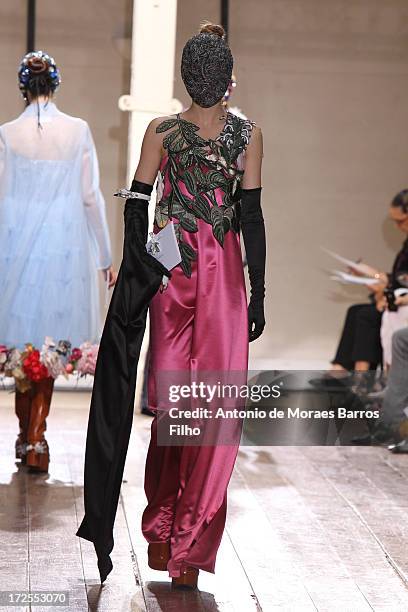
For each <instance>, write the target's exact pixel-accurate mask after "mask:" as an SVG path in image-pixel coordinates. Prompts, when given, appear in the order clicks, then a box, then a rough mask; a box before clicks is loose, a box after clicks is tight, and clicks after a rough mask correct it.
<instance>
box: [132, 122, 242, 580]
mask: <svg viewBox="0 0 408 612" xmlns="http://www.w3.org/2000/svg"><path fill="white" fill-rule="evenodd" d="M253 125H254V124H253V122H251V121H249V120H244V119H241V118H239V117H237V116H235V115H233V114H232V113H230V112H228V113H227V117H226V122H225V125H224V128H223V130H222V132H221V133H220V134H219V136H218V137H217V138H216V139H215V140H204V139H203V138H201V137H200V136H199V135H198V134H197V133H196V132H197V131H198V129H199V128H198V126H196V125H195V124H193V123H191V122H189V121H186V120H185V119H182V118H180V116H179V115H177V117H174V118H171V119H168V120H166V121H164V122H163V123H161V124H160V125H159V126H158V127H157V129H156V131H157V132H164V140H163V147H164V149H165V151H166V154H165V156H164V157H163V159H162V161H161V165H160V170H159V175H158V185H157V193H158V198H157V205H156V210H155V222H154V232H158V231H159V230H160V229H161V228H162V227H164V226H165V225H166V223H167V222H168V221H169V219H170V215H171V220H172V221H173V223H174V225H175V230H176V235H177V237H178V242H179V246H180V252H181V255H182V257H183V259H182V262H181V264H179V265H177V266H176V267H175V268H173V269H172V271H171V272H172V278H171V279H170V281H169V283H168V287H167V289H166V290H165V291H163V292H162V293H161V292H159V291H158V292H157V293H156V294H155V296H154V297H153V299H152V301H151V302H150V362H149V373H148V405H149V408H150V410H152V411H154V412H157V410H159V406H158V398H157V388H156V377H157V374H158V373H160V372H164V371H174V370H182V371H184V372H194V371H196V372H200V371H205V370H211V371H215V370H219V371H221V372H227V371H236V372H241V373H242V380H243V383H244V384H245V383H246V381H247V369H248V313H247V295H246V288H245V279H244V271H243V265H242V254H241V247H240V233H239V190H240V180H241V178H242V175H243V170H244V165H245V150H246V147H247V145H248V143H249V140H250V137H251V132H252V127H253ZM169 209H170V210H169ZM213 209H214V210H213ZM220 426H221V427H222V424H221V425H220ZM157 427H158V417H157V415H156V416H155V418H154V420H153V422H152V430H151V441H150V446H149V451H148V455H147V461H146V472H145V492H146V496H147V500H148V505H147V507H146V509H145V511H144V513H143V517H142V531H143V534H144V536H145V538H146V540H147V541H148V542H149V543H163V542H170V549H171V556H170V560H169V562H168V565H167V569H168V572H169V575H170V576H172V577H178V576H180V571H181V569H182V567H183V565H184V567H185V566H191V567H195V568H197V569H202V570H205V571H207V572H211V573H214V568H215V560H216V554H217V550H218V547H219V545H220V542H221V538H222V534H223V530H224V526H225V519H226V509H227V486H228V482H229V480H230V477H231V474H232V470H233V467H234V463H235V460H236V456H237V452H238V447H239V437H237V440H236V444H228V445H222V444H219V445H212V446H160V445H158V441H157Z"/></svg>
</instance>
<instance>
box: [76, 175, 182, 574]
mask: <svg viewBox="0 0 408 612" xmlns="http://www.w3.org/2000/svg"><path fill="white" fill-rule="evenodd" d="M143 186H144V187H145V190H144V191H142V190H143ZM147 187H150V192H151V186H149V185H146V184H144V183H138V182H135V181H134V182H133V184H132V191H139V192H140V191H142V192H143V193H146V192H148V193H150V192H149V191H148V190H147V189H146V188H147ZM124 220H125V236H124V245H123V259H122V263H121V265H120V269H119V273H118V277H117V281H116V285H115V287H114V290H113V293H112V298H111V302H110V305H109V310H108V313H107V317H106V321H105V326H104V329H103V333H102V337H101V341H100V346H99V352H98V359H97V363H96V370H95V378H94V385H93V391H92V397H91V405H90V412H89V420H88V429H87V437H86V450H85V469H84V503H85V516H84V518H83V520H82V523H81V525H80V527H79V529H78V531H77V532H76V535H77V536H79V537H81V538H85V539H86V540H89V541H91V542H93V543H94V546H95V551H96V554H97V557H98V569H99V573H100V578H101V582H104V581H105V579H106V577H107V576H108V574H109V573H110V572H111V570H112V567H113V565H112V561H111V559H110V553H111V552H112V549H113V545H114V540H113V525H114V522H115V516H116V511H117V506H118V502H119V495H120V487H121V483H122V477H123V470H124V466H125V460H126V454H127V449H128V445H129V438H130V432H131V428H132V421H133V410H134V398H135V387H136V374H137V365H138V360H139V356H140V349H141V345H142V340H143V335H144V332H145V327H146V317H147V310H148V305H149V302H150V300H151V299H152V297H153V296H154V294H155V293H156V292H157V291H158V289H159V287H160V283H161V280H162V276H163V274H165V275H166V276H168V277H169V278H171V272H169V271H168V270H167V268H165V267H164V266H163V265H162V264H160V263H159V262H158V261H157V260H156V259H154V257H153V256H152V255H150V254H149V253H147V251H146V248H145V244H146V241H147V233H148V202H147V201H145V200H138V199H128V200H126V204H125V211H124Z"/></svg>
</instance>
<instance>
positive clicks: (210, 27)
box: [199, 21, 225, 38]
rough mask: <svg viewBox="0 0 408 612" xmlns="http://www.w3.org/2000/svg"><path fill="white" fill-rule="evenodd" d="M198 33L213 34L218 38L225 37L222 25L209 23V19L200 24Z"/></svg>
mask: <svg viewBox="0 0 408 612" xmlns="http://www.w3.org/2000/svg"><path fill="white" fill-rule="evenodd" d="M199 34H215V35H216V36H219V37H220V38H225V30H224V28H223V27H222V25H218V24H215V23H211V22H210V21H205V22H204V23H202V24H201V26H200V30H199Z"/></svg>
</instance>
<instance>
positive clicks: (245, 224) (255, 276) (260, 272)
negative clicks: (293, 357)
mask: <svg viewBox="0 0 408 612" xmlns="http://www.w3.org/2000/svg"><path fill="white" fill-rule="evenodd" d="M261 190H262V187H256V188H255V189H242V190H241V231H242V236H243V238H244V245H245V252H246V257H247V262H248V274H249V280H250V284H251V298H250V300H249V305H248V326H249V329H248V332H249V341H250V342H253V340H256V339H257V338H259V336H260V335H261V334H262V332H263V330H264V328H265V314H264V300H265V261H266V236H265V223H264V218H263V214H262V208H261Z"/></svg>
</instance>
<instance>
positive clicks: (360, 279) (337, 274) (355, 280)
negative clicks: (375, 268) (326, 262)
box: [330, 270, 380, 285]
mask: <svg viewBox="0 0 408 612" xmlns="http://www.w3.org/2000/svg"><path fill="white" fill-rule="evenodd" d="M330 278H332V279H333V280H337V281H340V282H342V283H351V284H353V285H376V284H377V283H379V282H380V281H379V280H377V279H375V278H372V277H371V276H355V275H354V274H348V273H347V272H342V271H341V270H333V274H332V276H331V277H330Z"/></svg>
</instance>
